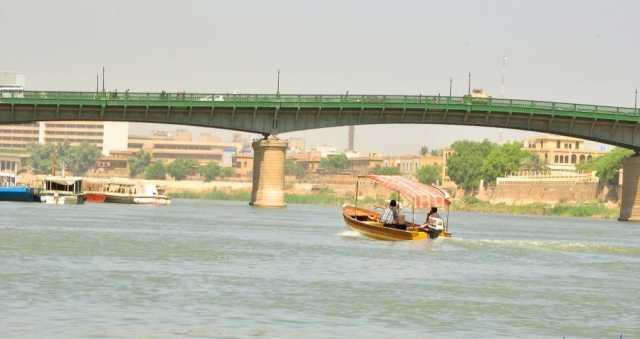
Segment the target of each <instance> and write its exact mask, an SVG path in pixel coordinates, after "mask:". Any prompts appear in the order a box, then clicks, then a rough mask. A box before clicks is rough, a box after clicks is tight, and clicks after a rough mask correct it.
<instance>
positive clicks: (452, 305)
mask: <svg viewBox="0 0 640 339" xmlns="http://www.w3.org/2000/svg"><path fill="white" fill-rule="evenodd" d="M451 230H452V232H453V233H454V235H455V238H454V239H439V240H436V241H433V242H414V243H411V242H395V243H392V242H380V241H374V240H368V239H366V238H363V237H361V236H358V234H357V233H355V232H352V231H348V230H346V229H345V226H344V224H343V222H342V220H341V216H340V209H339V208H338V207H320V206H310V205H290V206H288V207H287V208H286V209H259V208H251V207H249V206H247V204H246V203H239V202H224V201H196V200H175V201H174V202H173V204H172V205H170V206H167V207H145V206H133V205H117V204H86V205H81V206H51V205H43V204H28V203H1V204H0V337H2V338H18V337H19V338H24V337H36V338H45V337H46V338H51V337H74V338H76V337H102V338H105V337H109V338H111V337H126V338H140V337H143V338H145V337H146V338H148V337H153V338H156V337H160V338H167V337H168V338H182V337H227V338H236V337H278V338H327V337H345V338H346V337H369V338H379V337H383V338H494V337H504V338H513V337H517V338H562V337H563V336H566V338H579V337H580V338H582V337H586V338H618V337H619V336H620V334H624V338H638V337H640V225H638V224H633V223H621V222H616V221H610V220H596V219H581V218H556V217H528V216H505V215H488V214H473V213H453V214H452V215H451Z"/></svg>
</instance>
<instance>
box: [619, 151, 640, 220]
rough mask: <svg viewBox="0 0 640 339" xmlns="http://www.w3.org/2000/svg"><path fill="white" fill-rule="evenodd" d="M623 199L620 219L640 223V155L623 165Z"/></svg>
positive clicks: (625, 161)
mask: <svg viewBox="0 0 640 339" xmlns="http://www.w3.org/2000/svg"><path fill="white" fill-rule="evenodd" d="M622 170H623V173H622V197H621V200H622V201H621V203H620V218H618V220H622V221H640V154H638V151H636V154H634V155H633V156H632V157H628V158H626V159H624V161H623V163H622Z"/></svg>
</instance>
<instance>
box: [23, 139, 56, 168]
mask: <svg viewBox="0 0 640 339" xmlns="http://www.w3.org/2000/svg"><path fill="white" fill-rule="evenodd" d="M27 152H29V154H30V155H29V158H28V159H27V160H26V164H27V165H28V166H29V167H31V170H32V171H33V172H34V173H36V174H49V173H51V163H52V161H53V158H54V156H53V155H54V153H55V152H56V145H54V144H44V145H41V144H34V145H29V146H28V147H27Z"/></svg>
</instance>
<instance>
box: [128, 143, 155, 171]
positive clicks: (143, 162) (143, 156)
mask: <svg viewBox="0 0 640 339" xmlns="http://www.w3.org/2000/svg"><path fill="white" fill-rule="evenodd" d="M150 163H151V154H149V153H147V152H145V151H144V150H139V151H138V152H136V153H134V154H132V155H131V156H130V157H129V175H130V176H131V177H137V176H139V175H140V174H142V173H144V172H145V169H146V168H147V166H149V164H150Z"/></svg>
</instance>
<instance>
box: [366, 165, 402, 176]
mask: <svg viewBox="0 0 640 339" xmlns="http://www.w3.org/2000/svg"><path fill="white" fill-rule="evenodd" d="M372 172H373V174H378V175H399V174H400V169H399V168H398V167H391V166H387V167H380V166H376V167H375V168H374V169H373V171H372Z"/></svg>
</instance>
